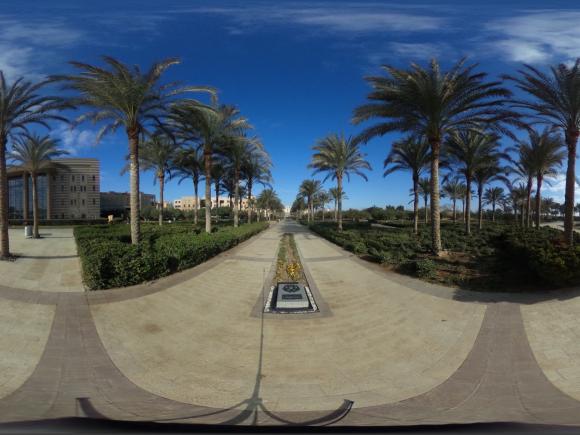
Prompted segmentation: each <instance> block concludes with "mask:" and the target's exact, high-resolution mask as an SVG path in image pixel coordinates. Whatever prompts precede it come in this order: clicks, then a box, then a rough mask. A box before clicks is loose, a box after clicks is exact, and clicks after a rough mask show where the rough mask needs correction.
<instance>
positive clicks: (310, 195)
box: [266, 180, 322, 222]
mask: <svg viewBox="0 0 580 435" xmlns="http://www.w3.org/2000/svg"><path fill="white" fill-rule="evenodd" d="M266 190H268V189H266ZM321 190H322V183H321V182H320V181H318V180H304V181H303V182H302V184H300V187H299V188H298V198H304V199H305V200H306V205H307V207H308V222H310V221H311V220H312V221H314V197H315V196H316V195H317V194H318V193H319V192H320V191H321Z"/></svg>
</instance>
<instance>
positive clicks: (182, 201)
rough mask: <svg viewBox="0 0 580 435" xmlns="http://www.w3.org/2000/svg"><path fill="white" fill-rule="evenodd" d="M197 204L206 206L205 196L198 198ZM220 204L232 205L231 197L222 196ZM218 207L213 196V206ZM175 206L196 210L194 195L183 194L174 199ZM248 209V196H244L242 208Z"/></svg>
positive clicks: (179, 208) (224, 205)
mask: <svg viewBox="0 0 580 435" xmlns="http://www.w3.org/2000/svg"><path fill="white" fill-rule="evenodd" d="M197 201H198V202H197V205H198V208H202V207H205V199H204V198H201V197H200V198H198V199H197ZM219 206H220V207H229V206H230V199H229V198H228V197H227V196H224V197H220V199H219ZM215 207H216V201H215V198H212V200H211V208H212V209H213V208H215ZM173 208H176V209H177V210H182V211H193V210H195V197H194V196H182V197H181V198H178V199H176V200H174V201H173ZM247 209H248V200H247V198H243V199H242V210H247Z"/></svg>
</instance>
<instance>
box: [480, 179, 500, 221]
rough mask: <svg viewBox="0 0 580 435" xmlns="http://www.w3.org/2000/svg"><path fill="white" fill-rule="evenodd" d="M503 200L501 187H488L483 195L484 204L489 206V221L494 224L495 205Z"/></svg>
mask: <svg viewBox="0 0 580 435" xmlns="http://www.w3.org/2000/svg"><path fill="white" fill-rule="evenodd" d="M503 198H504V193H503V188H501V187H488V188H487V189H485V193H484V194H483V199H484V201H485V203H486V204H491V221H492V222H495V207H496V204H498V203H500V202H501V201H502V199H503Z"/></svg>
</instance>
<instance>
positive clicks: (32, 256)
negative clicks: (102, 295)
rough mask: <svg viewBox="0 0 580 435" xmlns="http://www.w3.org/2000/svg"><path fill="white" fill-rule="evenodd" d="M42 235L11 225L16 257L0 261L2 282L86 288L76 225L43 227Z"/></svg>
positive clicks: (68, 289)
mask: <svg viewBox="0 0 580 435" xmlns="http://www.w3.org/2000/svg"><path fill="white" fill-rule="evenodd" d="M40 235H41V238H40V239H26V238H25V237H24V230H22V229H10V230H9V236H10V250H11V252H12V253H13V254H14V255H16V256H17V258H16V260H15V261H6V262H5V261H2V262H0V276H1V277H2V285H4V286H6V287H11V288H14V289H26V290H39V291H45V292H82V291H84V286H83V283H82V274H81V266H80V260H79V258H78V256H77V249H76V243H75V240H74V236H73V232H72V228H62V227H58V228H41V231H40Z"/></svg>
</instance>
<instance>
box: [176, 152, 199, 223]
mask: <svg viewBox="0 0 580 435" xmlns="http://www.w3.org/2000/svg"><path fill="white" fill-rule="evenodd" d="M174 166H175V175H176V176H179V177H180V178H179V180H178V182H177V183H178V184H181V182H182V181H183V180H185V179H191V180H192V181H193V194H194V198H195V201H194V202H195V204H194V215H193V223H194V224H196V225H197V222H198V214H199V195H198V187H199V182H200V181H202V180H203V179H204V177H203V154H202V153H201V152H200V149H199V148H198V147H192V148H182V149H180V150H178V152H177V154H176V156H175V162H174Z"/></svg>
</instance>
